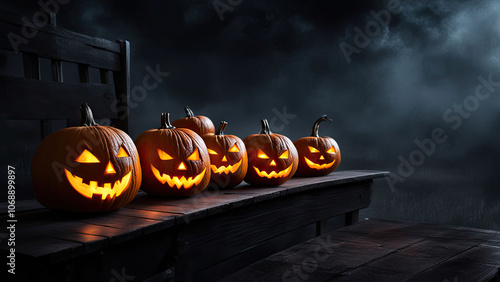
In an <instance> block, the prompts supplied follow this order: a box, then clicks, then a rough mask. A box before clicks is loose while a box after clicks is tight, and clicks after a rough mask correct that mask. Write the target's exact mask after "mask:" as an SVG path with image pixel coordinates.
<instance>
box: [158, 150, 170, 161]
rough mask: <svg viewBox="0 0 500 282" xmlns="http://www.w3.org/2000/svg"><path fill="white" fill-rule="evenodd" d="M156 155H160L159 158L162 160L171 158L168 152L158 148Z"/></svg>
mask: <svg viewBox="0 0 500 282" xmlns="http://www.w3.org/2000/svg"><path fill="white" fill-rule="evenodd" d="M158 157H160V160H162V161H166V160H171V159H173V158H172V157H171V156H170V155H169V154H167V153H165V152H164V151H163V150H160V149H158Z"/></svg>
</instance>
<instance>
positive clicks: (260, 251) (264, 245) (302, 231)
mask: <svg viewBox="0 0 500 282" xmlns="http://www.w3.org/2000/svg"><path fill="white" fill-rule="evenodd" d="M315 229H316V228H315V226H314V224H311V225H307V226H304V227H301V228H298V229H295V230H293V231H292V232H288V233H286V234H282V235H279V236H276V237H273V238H270V239H268V240H265V241H263V242H261V243H259V244H257V245H255V246H252V247H251V248H249V249H246V250H245V252H242V253H239V254H237V255H235V256H233V257H230V258H228V259H226V260H224V261H222V262H220V263H217V264H215V265H212V266H210V268H207V269H204V270H202V271H200V272H199V273H197V274H196V275H195V276H194V277H193V278H194V279H193V280H194V281H219V279H220V278H221V273H226V274H227V273H232V272H235V271H237V270H239V269H242V268H244V267H246V266H248V265H249V264H251V263H253V262H255V261H256V260H261V259H265V258H266V257H268V256H270V255H272V254H274V253H277V252H280V251H282V250H284V249H287V248H288V247H290V246H293V245H296V244H299V243H301V242H304V241H306V240H310V239H312V238H314V237H315V236H316V234H315V233H316V232H315ZM268 281H279V279H278V280H268Z"/></svg>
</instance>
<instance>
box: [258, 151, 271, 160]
mask: <svg viewBox="0 0 500 282" xmlns="http://www.w3.org/2000/svg"><path fill="white" fill-rule="evenodd" d="M257 157H258V158H259V159H269V157H268V156H267V155H266V153H264V152H262V150H261V149H258V151H257Z"/></svg>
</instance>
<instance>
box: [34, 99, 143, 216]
mask: <svg viewBox="0 0 500 282" xmlns="http://www.w3.org/2000/svg"><path fill="white" fill-rule="evenodd" d="M80 110H81V112H82V126H78V127H69V128H64V129H61V130H59V131H56V132H54V133H52V134H50V135H49V136H47V137H46V138H45V139H44V140H43V141H42V142H41V143H40V145H39V146H38V148H37V149H36V151H35V154H34V156H33V160H32V162H31V179H32V182H33V183H32V184H33V189H34V191H35V196H36V198H37V199H38V201H39V202H40V203H41V204H42V205H44V206H46V207H47V208H50V209H55V210H65V211H72V212H104V211H109V210H114V209H117V208H120V207H122V206H124V205H126V204H128V203H129V202H130V201H132V199H134V197H135V195H136V194H137V191H138V190H139V187H140V185H141V177H142V176H141V175H142V174H141V167H140V164H139V156H138V154H137V149H136V147H135V145H134V142H133V141H132V139H130V137H129V136H128V135H127V134H126V133H125V132H123V131H121V130H119V129H117V128H114V127H111V126H100V125H98V124H96V123H95V121H94V118H93V115H92V111H91V109H90V107H89V106H88V105H87V104H83V105H82V106H81V107H80Z"/></svg>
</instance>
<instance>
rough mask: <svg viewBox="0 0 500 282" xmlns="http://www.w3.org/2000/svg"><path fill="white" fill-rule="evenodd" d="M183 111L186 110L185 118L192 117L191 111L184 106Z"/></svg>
mask: <svg viewBox="0 0 500 282" xmlns="http://www.w3.org/2000/svg"><path fill="white" fill-rule="evenodd" d="M184 110H186V116H187V117H194V113H193V111H192V110H191V109H190V108H189V107H188V106H186V107H185V108H184Z"/></svg>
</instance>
